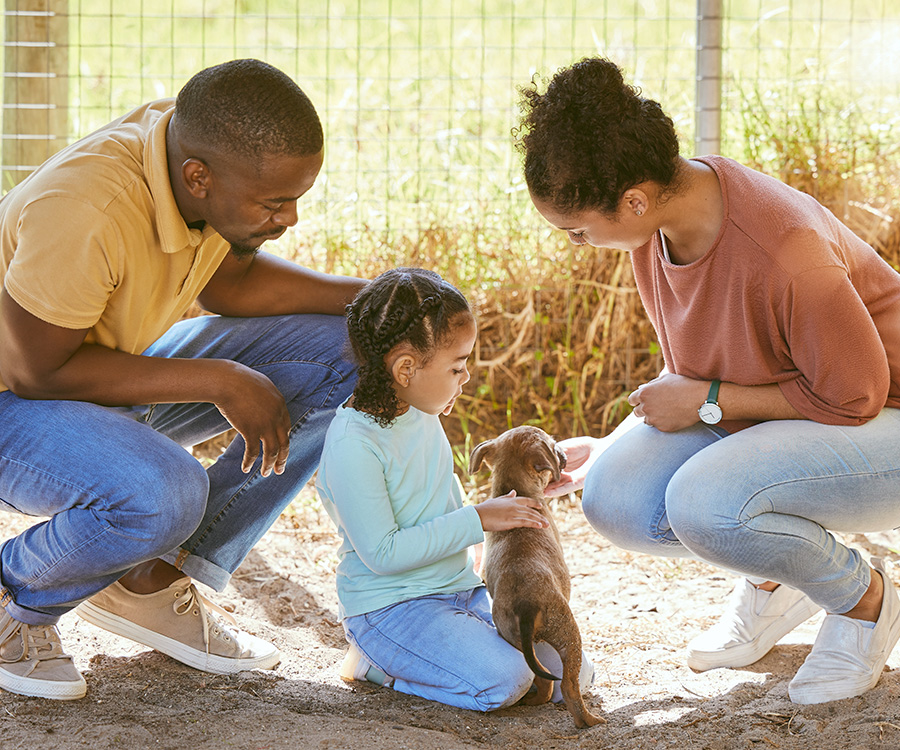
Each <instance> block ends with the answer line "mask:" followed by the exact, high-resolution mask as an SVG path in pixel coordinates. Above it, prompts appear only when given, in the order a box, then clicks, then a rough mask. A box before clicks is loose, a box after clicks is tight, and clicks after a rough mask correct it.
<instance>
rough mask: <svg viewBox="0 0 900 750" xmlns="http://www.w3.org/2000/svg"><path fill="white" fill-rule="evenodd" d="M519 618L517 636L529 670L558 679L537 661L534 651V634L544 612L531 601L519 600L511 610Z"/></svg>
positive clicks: (546, 677)
mask: <svg viewBox="0 0 900 750" xmlns="http://www.w3.org/2000/svg"><path fill="white" fill-rule="evenodd" d="M513 611H514V612H515V614H516V617H517V618H518V620H519V638H520V639H521V643H522V655H523V656H524V657H525V663H526V664H528V666H529V667H531V671H532V672H534V673H535V674H536V675H537V676H538V677H543V678H544V679H545V680H558V679H560V678H559V677H555V676H554V675H552V674H550V672H548V671H547V669H546V667H544V665H543V664H541V663H540V662H539V661H538V658H537V656H536V655H535V653H534V634H535V632H536V631H538V630H539V629H540V627H541V620H542V619H543V616H544V613H543V612H541V609H540V607H538V606H537V605H536V604H534V603H533V602H521V603H519V604H518V605H517V606H516V607H515V608H514V610H513Z"/></svg>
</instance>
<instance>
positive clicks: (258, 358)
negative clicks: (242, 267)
mask: <svg viewBox="0 0 900 750" xmlns="http://www.w3.org/2000/svg"><path fill="white" fill-rule="evenodd" d="M346 353H347V345H346V323H345V321H344V318H343V317H342V316H334V315H286V316H278V317H263V318H222V317H219V316H202V317H198V318H193V319H190V320H184V321H181V322H180V323H177V324H176V325H175V326H173V327H172V328H171V329H170V330H169V331H168V332H167V333H166V334H165V335H164V336H162V338H160V339H159V340H158V341H157V342H156V343H154V344H153V345H152V346H151V347H150V348H149V349H148V350H147V351H146V352H145V354H147V355H149V356H154V357H181V358H199V357H209V358H220V359H231V360H235V361H238V362H241V363H243V364H245V365H247V366H249V367H252V368H254V369H256V370H258V371H259V372H261V373H263V374H265V375H266V376H268V377H269V378H270V379H271V380H272V382H274V383H275V385H276V386H277V387H278V389H279V390H280V391H281V393H282V394H283V395H284V398H285V401H286V402H287V407H288V411H289V412H290V415H291V420H292V425H293V426H292V429H291V438H290V441H291V442H290V455H289V456H288V461H287V465H286V467H285V471H284V473H283V474H281V475H275V474H270V475H269V476H268V477H263V476H261V474H260V472H259V469H260V461H259V460H257V462H256V465H255V466H254V467H253V469H252V470H251V471H250V473H249V474H244V473H243V472H242V471H241V458H242V455H243V451H244V442H243V438H241V437H240V435H239V436H238V437H237V438H235V440H234V441H232V443H231V445H230V446H229V447H228V448H227V450H226V451H225V453H224V454H223V455H222V456H221V457H220V458H219V459H218V460H217V461H216V463H215V464H213V465H212V466H211V467H210V468H209V469H208V470H204V469H203V467H202V466H201V465H200V463H199V462H198V461H197V460H196V459H195V458H193V456H191V454H190V453H189V452H188V451H186V450H185V449H184V447H182V446H190V445H195V444H197V443H199V442H202V441H203V440H206V439H208V438H210V437H213V436H215V435H218V434H221V433H222V432H225V431H226V430H227V429H228V428H229V427H230V425H229V424H228V422H227V421H226V420H225V419H224V417H222V415H221V413H220V412H219V410H218V409H217V408H216V407H215V406H213V405H212V404H209V403H190V404H156V405H149V406H136V407H121V408H112V407H104V406H98V405H96V404H92V403H87V402H81V401H30V400H25V399H21V398H19V397H17V396H15V395H14V394H13V393H11V392H9V391H5V392H3V393H0V508H5V509H7V510H12V511H17V512H20V513H25V514H28V515H33V516H49V520H44V521H41V522H39V523H37V524H36V525H34V526H32V527H31V528H29V529H28V530H26V531H25V532H23V533H22V534H20V535H19V536H17V537H14V538H12V539H9V540H7V541H6V542H5V543H4V544H3V547H2V549H0V583H2V587H3V602H2V604H3V606H4V607H5V608H6V610H7V611H8V612H9V614H10V615H12V617H14V618H15V619H17V620H20V621H22V622H26V623H30V624H47V623H54V622H56V620H57V619H58V618H59V616H60V615H62V614H64V613H65V612H67V611H68V610H70V609H72V608H73V607H75V606H76V605H77V604H78V603H79V602H81V601H83V600H84V599H86V598H88V597H90V596H92V595H93V594H95V593H96V592H98V591H100V590H102V589H103V588H105V587H106V586H108V585H109V584H110V583H112V582H113V581H115V580H117V579H118V578H119V577H121V576H122V574H124V573H125V572H126V571H128V570H129V569H130V568H132V567H133V566H134V565H136V564H138V563H141V562H144V561H147V560H151V559H154V558H157V557H161V558H162V559H164V560H167V561H168V562H170V563H172V564H175V565H177V567H180V568H181V569H182V570H183V571H184V572H185V573H186V574H188V575H190V576H192V577H194V578H196V579H197V580H200V581H202V582H203V583H206V584H208V585H209V586H211V587H213V588H214V589H216V590H222V589H223V588H224V587H225V585H226V584H227V583H228V580H229V578H230V576H231V573H232V572H234V570H235V569H236V568H237V566H238V565H239V564H240V563H241V561H242V560H243V559H244V557H245V556H246V555H247V553H248V552H249V551H250V549H251V548H252V547H253V545H254V544H255V543H256V542H257V541H258V540H259V538H260V537H261V536H262V535H263V534H264V533H265V532H266V530H267V529H268V528H269V526H270V525H271V524H272V523H273V522H274V521H275V520H276V519H277V518H278V516H279V514H280V513H281V511H282V510H283V509H284V508H285V506H286V505H287V504H288V503H289V502H290V501H291V500H292V499H293V498H294V497H295V496H296V494H297V493H298V492H299V491H300V489H301V488H302V487H303V486H304V484H305V483H306V482H307V481H308V480H309V478H310V477H311V476H312V474H313V472H314V471H315V470H316V467H317V466H318V463H319V457H320V454H321V451H322V444H323V442H324V439H325V431H326V429H327V428H328V424H329V423H330V422H331V419H332V417H333V416H334V412H335V409H336V408H337V406H339V405H340V404H341V403H342V402H343V401H344V400H346V399H347V398H348V397H349V395H350V393H351V392H352V389H353V384H354V382H355V367H354V366H353V365H352V364H351V363H350V361H349V360H348V358H347V356H346Z"/></svg>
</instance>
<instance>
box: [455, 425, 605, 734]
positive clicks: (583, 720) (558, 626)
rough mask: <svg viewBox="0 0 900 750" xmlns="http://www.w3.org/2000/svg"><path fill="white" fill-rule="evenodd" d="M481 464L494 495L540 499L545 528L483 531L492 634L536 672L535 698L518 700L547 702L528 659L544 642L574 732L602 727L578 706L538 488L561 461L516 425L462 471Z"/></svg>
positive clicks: (560, 585) (562, 589)
mask: <svg viewBox="0 0 900 750" xmlns="http://www.w3.org/2000/svg"><path fill="white" fill-rule="evenodd" d="M482 463H485V464H487V465H488V466H489V467H490V468H491V470H492V472H493V473H492V477H491V479H492V485H491V493H492V496H493V497H499V496H501V495H505V494H507V493H508V492H510V491H511V490H515V491H516V494H517V495H519V496H522V497H530V498H534V499H539V500H541V501H542V504H543V514H544V516H545V517H546V518H547V519H548V520H549V522H550V526H549V527H547V528H544V529H527V528H522V529H511V530H509V531H490V532H486V533H485V535H484V536H485V545H484V547H485V549H484V558H483V563H482V576H483V577H484V581H485V583H486V584H487V589H488V592H489V593H490V595H491V598H492V599H493V610H492V611H493V616H494V623H495V625H496V626H497V631H498V632H499V633H500V635H501V636H503V638H505V639H506V640H507V641H509V642H510V643H511V644H512V645H513V646H515V647H516V648H517V649H519V650H520V651H521V652H522V653H523V655H524V656H525V661H526V662H527V663H528V666H529V667H531V669H532V671H533V672H534V673H535V675H536V677H535V685H536V687H537V695H535V696H532V697H529V699H527V700H526V701H525V702H526V703H528V704H529V705H535V704H538V703H546V702H547V701H548V700H550V696H551V694H552V692H553V683H552V682H551V680H558V679H559V678H558V677H556V676H554V675H552V674H550V673H549V672H548V671H547V670H546V669H545V668H544V666H543V665H542V664H541V663H540V662H539V661H538V659H537V657H536V656H535V653H534V642H535V641H547V643H549V644H550V645H551V646H553V647H554V648H555V649H556V650H557V651H558V652H559V655H560V657H561V658H562V662H563V675H562V684H561V687H562V694H563V698H564V699H565V701H566V708H567V709H568V710H569V713H571V714H572V717H573V718H574V719H575V724H576V725H577V726H579V727H590V726H593V725H595V724H598V723H601V722H604V723H605V719H602V718H600V717H599V716H595V715H594V714H592V713H591V712H590V711H588V709H587V707H586V706H585V705H584V699H583V698H582V697H581V688H580V686H579V684H578V674H579V672H580V670H581V633H579V632H578V626H577V625H576V624H575V618H574V617H573V616H572V610H571V609H569V591H570V577H569V569H568V568H567V567H566V561H565V559H564V558H563V553H562V546H561V544H560V539H559V531H558V530H557V528H556V524H555V523H554V521H553V517H552V516H551V515H550V510H549V508H548V503H547V500H546V499H545V498H544V488H545V487H546V486H547V485H548V484H549V483H550V480H551V479H553V480H554V481H556V480H558V479H559V473H560V471H561V470H562V469H564V468H565V466H566V456H565V454H564V453H563V451H562V449H560V448H558V447H557V446H556V443H555V442H554V441H553V438H551V437H550V436H549V435H548V434H547V433H546V432H544V431H543V430H541V429H539V428H537V427H531V426H523V427H516V428H515V429H512V430H508V431H507V432H504V433H503V434H502V435H500V436H499V437H497V438H495V439H494V440H487V441H485V442H483V443H481V444H479V445H477V446H476V447H475V450H474V451H472V455H471V457H470V459H469V473H470V474H474V473H475V472H477V471H478V469H479V468H480V467H481V465H482Z"/></svg>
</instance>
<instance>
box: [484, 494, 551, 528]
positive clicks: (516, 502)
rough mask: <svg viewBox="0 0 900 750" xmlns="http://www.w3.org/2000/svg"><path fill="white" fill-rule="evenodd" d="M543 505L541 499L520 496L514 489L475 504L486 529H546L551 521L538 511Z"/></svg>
mask: <svg viewBox="0 0 900 750" xmlns="http://www.w3.org/2000/svg"><path fill="white" fill-rule="evenodd" d="M542 507H543V505H542V504H541V502H540V501H539V500H532V499H531V498H530V497H518V496H517V495H516V491H515V490H513V491H512V492H510V493H509V494H508V495H501V496H500V497H492V498H491V499H490V500H485V501H484V502H483V503H479V504H478V505H476V506H475V510H477V511H478V515H479V516H480V517H481V528H483V529H484V530H485V531H508V530H509V529H521V528H528V529H544V528H547V527H548V526H549V525H550V522H549V521H548V520H547V519H546V518H545V517H544V516H543V515H542V514H541V513H539V512H538V511H539V510H540V509H541V508H542Z"/></svg>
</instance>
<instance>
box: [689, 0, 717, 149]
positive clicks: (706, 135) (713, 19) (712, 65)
mask: <svg viewBox="0 0 900 750" xmlns="http://www.w3.org/2000/svg"><path fill="white" fill-rule="evenodd" d="M696 94H697V99H696V101H697V104H696V107H695V110H694V111H695V120H696V123H695V131H694V153H695V155H696V156H702V155H703V154H718V153H719V151H720V149H721V147H722V0H697V86H696Z"/></svg>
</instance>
